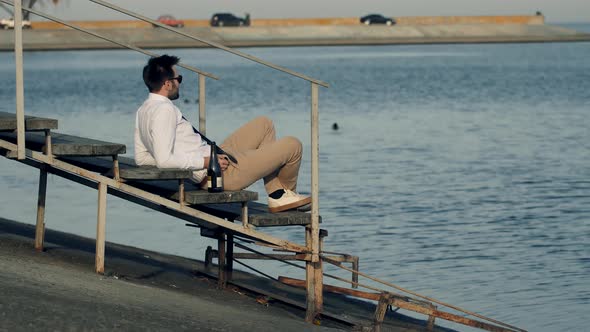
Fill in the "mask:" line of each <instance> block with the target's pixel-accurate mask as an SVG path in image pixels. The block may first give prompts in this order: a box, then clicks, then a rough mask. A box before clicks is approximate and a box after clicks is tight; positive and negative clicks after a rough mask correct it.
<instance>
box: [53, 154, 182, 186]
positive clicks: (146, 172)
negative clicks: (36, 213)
mask: <svg viewBox="0 0 590 332" xmlns="http://www.w3.org/2000/svg"><path fill="white" fill-rule="evenodd" d="M60 159H63V160H64V161H67V162H71V163H72V164H74V165H76V166H80V167H84V168H86V169H88V170H91V171H93V172H97V173H101V174H104V175H108V176H113V159H112V158H108V157H95V158H85V157H62V158H60ZM118 160H119V177H120V178H122V179H125V180H130V181H132V180H133V181H135V180H146V181H147V180H175V179H176V180H178V179H188V178H190V177H191V175H192V171H191V170H188V169H175V168H169V169H168V168H167V169H161V168H157V167H155V166H137V165H136V164H135V161H133V159H131V158H125V157H119V158H118ZM176 187H178V184H177V186H176ZM177 189H178V188H176V189H175V190H177Z"/></svg>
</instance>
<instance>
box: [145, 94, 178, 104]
mask: <svg viewBox="0 0 590 332" xmlns="http://www.w3.org/2000/svg"><path fill="white" fill-rule="evenodd" d="M148 99H149V100H160V101H168V102H170V103H171V102H172V101H171V100H170V99H168V97H164V96H162V95H159V94H157V93H151V92H150V95H149V96H148Z"/></svg>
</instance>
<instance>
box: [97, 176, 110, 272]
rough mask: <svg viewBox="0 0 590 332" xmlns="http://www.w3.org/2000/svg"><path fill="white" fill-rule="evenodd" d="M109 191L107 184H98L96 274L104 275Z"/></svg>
mask: <svg viewBox="0 0 590 332" xmlns="http://www.w3.org/2000/svg"><path fill="white" fill-rule="evenodd" d="M107 190H108V187H107V185H106V183H102V182H100V183H99V184H98V215H97V222H96V259H95V267H96V273H100V274H104V245H105V229H106V223H107Z"/></svg>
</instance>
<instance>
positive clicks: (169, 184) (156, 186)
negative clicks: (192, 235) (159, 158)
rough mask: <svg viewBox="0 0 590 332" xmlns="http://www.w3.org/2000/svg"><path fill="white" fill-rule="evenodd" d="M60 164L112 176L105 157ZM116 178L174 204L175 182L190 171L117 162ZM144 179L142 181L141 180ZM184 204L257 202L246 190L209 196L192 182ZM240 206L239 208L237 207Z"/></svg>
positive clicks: (70, 159)
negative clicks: (117, 176)
mask: <svg viewBox="0 0 590 332" xmlns="http://www.w3.org/2000/svg"><path fill="white" fill-rule="evenodd" d="M59 159H60V160H63V161H65V162H68V163H71V164H74V165H76V166H79V167H83V168H85V169H87V170H90V171H93V172H97V173H100V174H103V175H107V176H112V167H113V162H112V160H111V159H109V158H105V157H60V158H59ZM119 176H120V177H121V178H122V179H123V180H125V182H126V183H128V184H130V185H132V186H134V187H137V188H140V189H143V190H146V191H149V192H151V193H154V194H157V195H160V196H162V197H166V198H169V199H172V200H178V180H179V179H189V178H190V177H191V176H192V170H187V169H165V168H157V167H154V166H137V165H136V164H135V162H134V161H133V159H131V158H126V157H120V158H119ZM141 176H144V177H141ZM184 195H185V197H184V200H185V202H186V204H188V205H197V204H208V203H232V202H248V201H255V200H257V199H258V193H255V192H253V191H248V190H239V191H229V190H226V191H224V192H221V193H209V192H207V191H206V190H202V189H201V188H200V187H198V186H197V185H196V184H195V183H194V182H192V181H190V180H189V181H185V194H184ZM238 206H240V204H238Z"/></svg>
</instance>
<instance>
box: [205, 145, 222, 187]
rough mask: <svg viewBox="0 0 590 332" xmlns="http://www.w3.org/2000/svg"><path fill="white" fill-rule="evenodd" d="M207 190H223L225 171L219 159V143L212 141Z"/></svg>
mask: <svg viewBox="0 0 590 332" xmlns="http://www.w3.org/2000/svg"><path fill="white" fill-rule="evenodd" d="M207 191H209V192H210V193H220V192H222V191H223V173H222V172H221V166H220V165H219V159H217V145H215V142H211V156H210V157H209V167H207Z"/></svg>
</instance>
